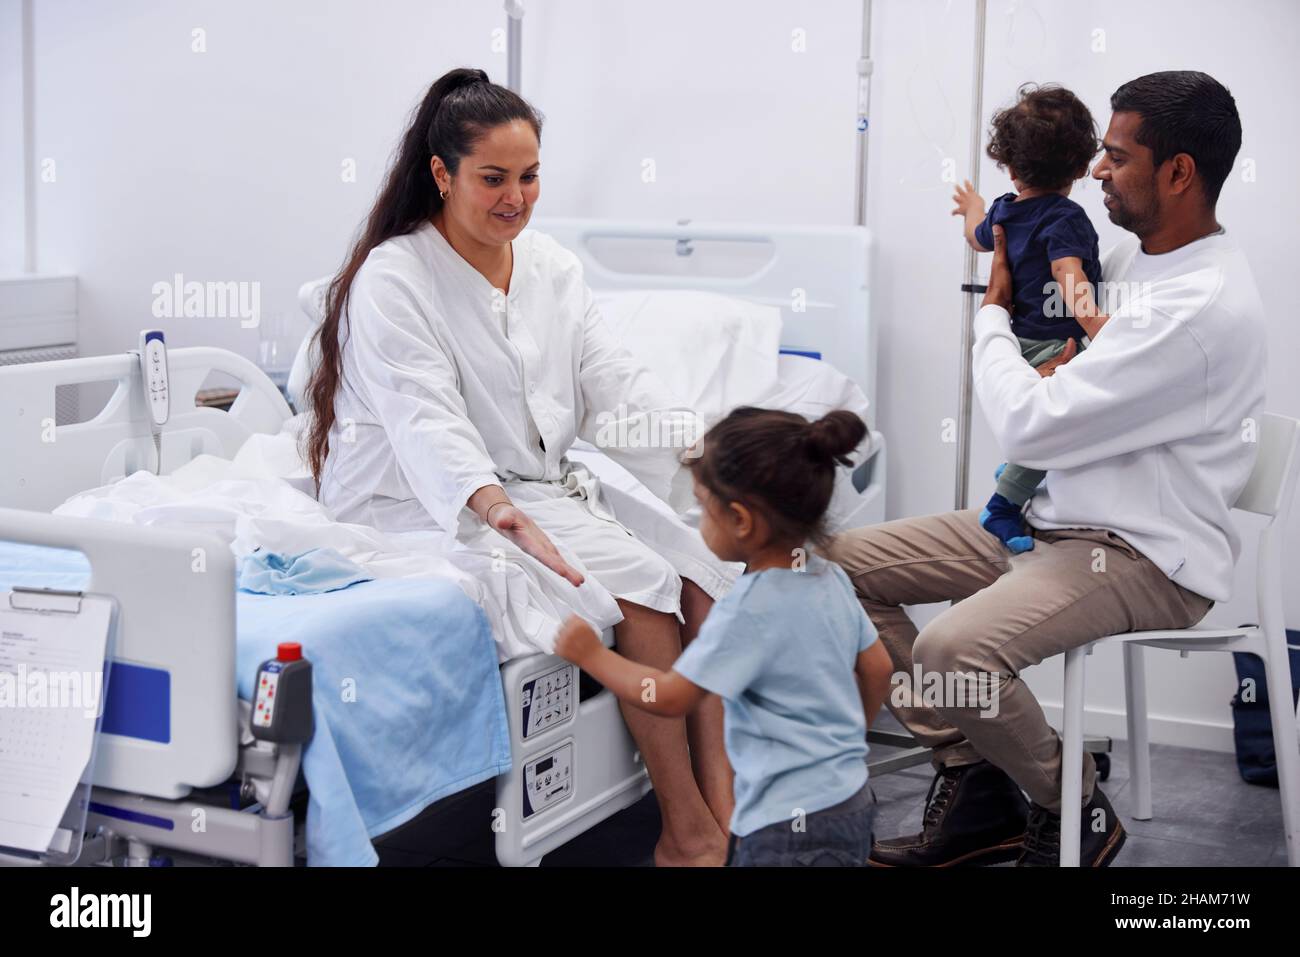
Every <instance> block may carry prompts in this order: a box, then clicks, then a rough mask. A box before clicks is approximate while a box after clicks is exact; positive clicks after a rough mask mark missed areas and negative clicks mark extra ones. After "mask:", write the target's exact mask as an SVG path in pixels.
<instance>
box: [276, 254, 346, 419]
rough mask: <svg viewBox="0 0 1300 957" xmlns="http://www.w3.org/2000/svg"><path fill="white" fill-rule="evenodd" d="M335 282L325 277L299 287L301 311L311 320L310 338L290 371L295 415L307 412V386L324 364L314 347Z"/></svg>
mask: <svg viewBox="0 0 1300 957" xmlns="http://www.w3.org/2000/svg"><path fill="white" fill-rule="evenodd" d="M333 279H334V277H333V276H325V277H323V278H321V279H313V280H312V281H311V282H305V283H303V284H302V285H301V286H299V287H298V307H299V308H300V309H302V314H303V315H304V316H306V317H307V336H306V338H304V339H303V340H302V342H300V343H299V344H298V351H297V352H296V353H294V357H293V366H292V367H291V368H290V369H289V381H288V383H287V384H286V385H285V387H284V391H285V393H286V394H287V395H288V396H289V403H290V404H291V405H292V406H293V410H294V411H295V412H305V411H307V385H308V383H310V382H311V374H312V372H314V371H315V369H316V364H317V363H318V362H320V354H319V353H320V350H318V349H316V348H315V346H314V345H313V343H314V342H315V339H316V330H317V329H319V328H320V324H321V323H322V322H324V321H325V294H326V293H327V292H329V285H330V282H331V281H332V280H333Z"/></svg>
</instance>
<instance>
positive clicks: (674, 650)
mask: <svg viewBox="0 0 1300 957" xmlns="http://www.w3.org/2000/svg"><path fill="white" fill-rule="evenodd" d="M618 605H619V608H621V609H622V610H623V620H622V621H621V622H619V623H618V624H617V625H615V626H614V634H615V638H616V640H617V642H618V650H619V652H620V653H621V654H622V655H623V656H624V657H625V658H630V659H631V660H632V661H637V662H640V663H641V664H646V665H650V666H652V667H654V668H658V669H660V670H665V669H668V668H671V667H672V663H673V662H674V661H675V660H676V659H677V656H678V654H680V652H681V632H680V631H679V630H678V625H677V619H676V618H674V617H673V616H672V615H669V614H666V613H664V612H661V611H654V610H653V609H650V608H646V607H645V606H644V605H634V604H632V603H631V602H627V601H623V600H622V599H619V602H618ZM619 707H620V708H621V709H622V711H623V720H624V721H626V722H627V729H628V731H630V732H631V733H632V738H633V740H635V741H636V744H637V747H638V748H640V750H641V757H642V758H643V759H644V760H645V766H646V770H647V771H649V772H650V781H651V783H652V784H654V789H655V798H656V799H657V800H658V801H659V813H660V816H661V817H662V819H663V832H662V834H661V835H660V837H659V843H658V844H657V845H656V846H655V865H656V866H658V867H674V866H691V865H700V866H718V865H720V864H722V863H723V861H724V860H725V859H726V856H727V839H726V836H725V834H724V833H723V831H721V830H719V829H718V823H717V821H715V820H714V818H713V814H712V812H711V811H710V810H709V805H708V804H706V803H705V801H704V798H703V796H702V795H701V794H700V789H699V786H698V785H697V784H696V783H695V777H694V775H693V774H692V773H691V759H690V754H689V753H688V750H687V744H686V723H685V722H684V721H682V719H680V718H660V717H656V716H655V715H652V714H649V713H648V712H645V711H642V710H641V709H640V708H637V707H634V706H633V705H628V704H622V703H620V705H619Z"/></svg>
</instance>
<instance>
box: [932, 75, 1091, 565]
mask: <svg viewBox="0 0 1300 957" xmlns="http://www.w3.org/2000/svg"><path fill="white" fill-rule="evenodd" d="M1097 147H1098V143H1097V127H1096V125H1095V124H1094V122H1093V119H1092V114H1091V113H1090V112H1088V108H1087V107H1086V106H1084V105H1083V102H1082V101H1081V100H1080V99H1079V98H1078V97H1076V96H1075V95H1074V94H1073V93H1071V92H1070V91H1069V90H1066V89H1063V88H1062V87H1059V86H1043V87H1034V86H1032V85H1029V84H1026V85H1025V86H1022V87H1021V88H1020V90H1019V97H1018V100H1017V102H1016V104H1015V106H1012V107H1009V108H1008V109H1005V110H1000V111H998V112H997V113H995V114H994V116H993V122H992V125H991V135H990V138H989V145H988V150H987V152H988V155H989V157H990V158H991V159H993V160H996V161H997V164H998V166H999V168H1005V169H1006V170H1007V172H1008V173H1009V174H1010V176H1011V182H1012V184H1013V185H1014V186H1015V187H1016V192H1014V193H1007V194H1005V195H1003V196H999V197H998V198H997V199H995V200H994V201H993V206H992V207H991V208H990V209H989V210H988V213H987V215H986V214H985V210H984V200H983V199H981V198H980V196H979V194H978V193H976V192H975V191H974V189H973V188H972V187H971V184H970V183H969V182H967V183H966V184H965V185H964V186H958V187H957V192H956V193H955V194H954V195H953V201H954V202H955V203H956V204H957V207H956V209H954V210H953V215H954V216H962V217H963V220H964V225H965V234H966V241H967V242H968V243H970V245H971V247H972V248H974V249H975V250H976V251H977V252H990V251H991V250H992V249H993V227H994V226H998V225H1000V226H1001V227H1002V229H1003V230H1004V232H1005V234H1006V242H1007V259H1008V260H1009V262H1010V266H1011V280H1012V287H1013V290H1014V296H1015V304H1014V308H1013V309H1012V312H1011V331H1012V332H1014V333H1015V335H1016V337H1017V338H1018V339H1019V340H1020V348H1021V355H1022V356H1023V357H1024V359H1025V361H1026V362H1028V363H1029V364H1030V365H1032V366H1034V367H1038V366H1040V365H1042V364H1043V363H1045V362H1047V361H1048V360H1049V359H1054V358H1056V357H1058V356H1062V355H1065V356H1066V357H1067V358H1068V356H1069V355H1071V354H1073V351H1074V348H1075V347H1076V346H1077V347H1079V348H1082V347H1083V345H1084V337H1085V336H1086V337H1087V339H1088V340H1091V339H1092V337H1093V336H1095V335H1096V334H1097V331H1098V330H1099V329H1100V328H1101V326H1102V325H1103V324H1104V322H1105V317H1104V316H1101V315H1100V313H1099V310H1098V309H1097V306H1096V301H1095V298H1094V295H1095V293H1094V286H1095V285H1096V284H1097V283H1099V282H1100V281H1101V261H1100V255H1099V253H1098V249H1097V231H1096V230H1095V229H1093V228H1092V223H1091V222H1090V221H1089V220H1088V214H1087V213H1085V212H1084V211H1083V207H1082V206H1080V205H1079V204H1078V203H1076V202H1074V201H1073V200H1071V199H1069V198H1068V197H1069V195H1070V187H1071V186H1072V185H1073V184H1074V181H1075V180H1077V179H1079V178H1080V177H1082V176H1084V175H1086V174H1087V172H1088V164H1089V163H1091V162H1092V158H1093V157H1094V156H1095V155H1096V154H1097ZM1071 342H1073V345H1071ZM1043 474H1044V473H1043V472H1041V471H1039V470H1037V469H1029V468H1025V467H1024V466H1020V465H1015V464H1003V465H1002V466H1000V467H999V468H998V471H997V473H996V478H997V480H998V487H997V491H996V492H995V493H994V494H993V497H992V498H990V499H989V501H988V504H987V505H986V506H985V507H984V511H983V512H981V513H980V524H981V525H983V526H984V528H985V529H987V530H988V531H989V532H991V533H992V534H994V535H996V536H997V537H998V538H999V539H1001V540H1002V542H1003V544H1004V545H1006V547H1007V548H1008V549H1009V550H1010V551H1011V552H1012V553H1013V554H1014V553H1017V552H1023V551H1028V550H1029V549H1031V548H1033V547H1034V540H1033V538H1032V537H1031V536H1030V535H1027V534H1026V533H1025V527H1024V519H1023V517H1022V514H1023V512H1024V507H1025V503H1026V502H1028V501H1029V499H1030V498H1032V497H1033V495H1034V491H1035V490H1036V489H1037V488H1038V484H1039V483H1040V482H1041V481H1042V480H1043Z"/></svg>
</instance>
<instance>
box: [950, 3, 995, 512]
mask: <svg viewBox="0 0 1300 957" xmlns="http://www.w3.org/2000/svg"><path fill="white" fill-rule="evenodd" d="M985 7H986V0H975V53H974V61H975V66H974V76H973V77H972V78H971V113H970V159H969V163H968V166H967V169H969V170H970V181H971V185H972V186H974V187H975V192H976V193H978V192H979V190H980V139H981V134H982V131H983V124H984V22H985ZM962 273H963V275H964V276H965V277H966V278H965V281H964V282H963V283H962V287H961V291H962V294H963V296H964V298H965V302H964V303H963V308H962V322H961V372H960V380H959V385H958V393H957V395H958V402H959V403H960V404H959V406H958V413H957V487H956V489H955V490H954V502H955V504H954V506H953V507H954V508H957V509H963V508H965V507H966V494H967V491H966V490H967V487H968V486H969V485H970V416H971V412H970V410H971V391H972V387H973V383H972V373H971V349H972V348H973V347H974V344H975V343H974V339H975V333H974V325H975V297H976V296H982V295H983V294H984V293H985V292H986V291H987V287H986V286H984V285H982V284H980V282H979V276H978V274H977V273H976V260H975V250H973V249H971V248H970V244H969V243H967V244H966V260H965V264H964V265H963V266H962Z"/></svg>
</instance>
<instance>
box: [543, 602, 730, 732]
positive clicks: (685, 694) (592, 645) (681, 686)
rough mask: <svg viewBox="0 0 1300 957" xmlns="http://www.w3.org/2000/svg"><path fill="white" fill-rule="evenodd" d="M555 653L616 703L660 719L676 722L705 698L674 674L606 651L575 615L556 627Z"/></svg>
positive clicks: (697, 686)
mask: <svg viewBox="0 0 1300 957" xmlns="http://www.w3.org/2000/svg"><path fill="white" fill-rule="evenodd" d="M555 653H556V654H557V655H559V656H560V657H561V658H565V659H567V660H568V661H572V662H573V663H574V664H575V665H577V666H578V667H579V668H581V669H582V670H583V671H585V672H587V674H589V675H591V676H592V677H593V678H595V679H596V680H597V681H599V682H600V683H601V684H603V685H604V686H605V687H606V688H608V689H609V690H610V691H612V692H613V693H614V697H616V698H618V700H619V701H625V702H627V703H628V704H630V705H634V706H635V707H638V708H640V709H641V710H642V711H649V712H650V713H651V714H657V715H659V716H660V717H663V718H679V717H681V716H682V715H684V714H687V713H689V712H691V711H693V710H695V706H696V705H698V704H699V703H700V702H701V701H702V700H703V699H704V698H705V697H706V696H707V695H708V692H707V691H705V690H704V689H703V688H701V687H700V686H699V685H697V684H695V683H694V682H691V681H688V680H686V678H684V677H682V676H681V675H679V674H678V673H677V672H675V671H660V670H659V669H658V668H652V667H650V666H649V665H641V664H637V663H636V662H635V661H629V660H628V659H627V658H624V657H623V656H622V655H620V654H619V653H618V652H616V651H611V650H610V649H609V648H606V647H605V646H604V645H603V644H601V642H600V636H599V635H597V634H596V632H595V630H594V629H593V628H592V627H591V626H590V625H589V624H587V623H586V622H585V621H583V620H582V619H581V618H579V617H578V616H577V615H570V616H569V618H568V619H567V620H566V621H565V622H564V624H563V625H561V626H560V631H559V634H558V635H556V638H555Z"/></svg>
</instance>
